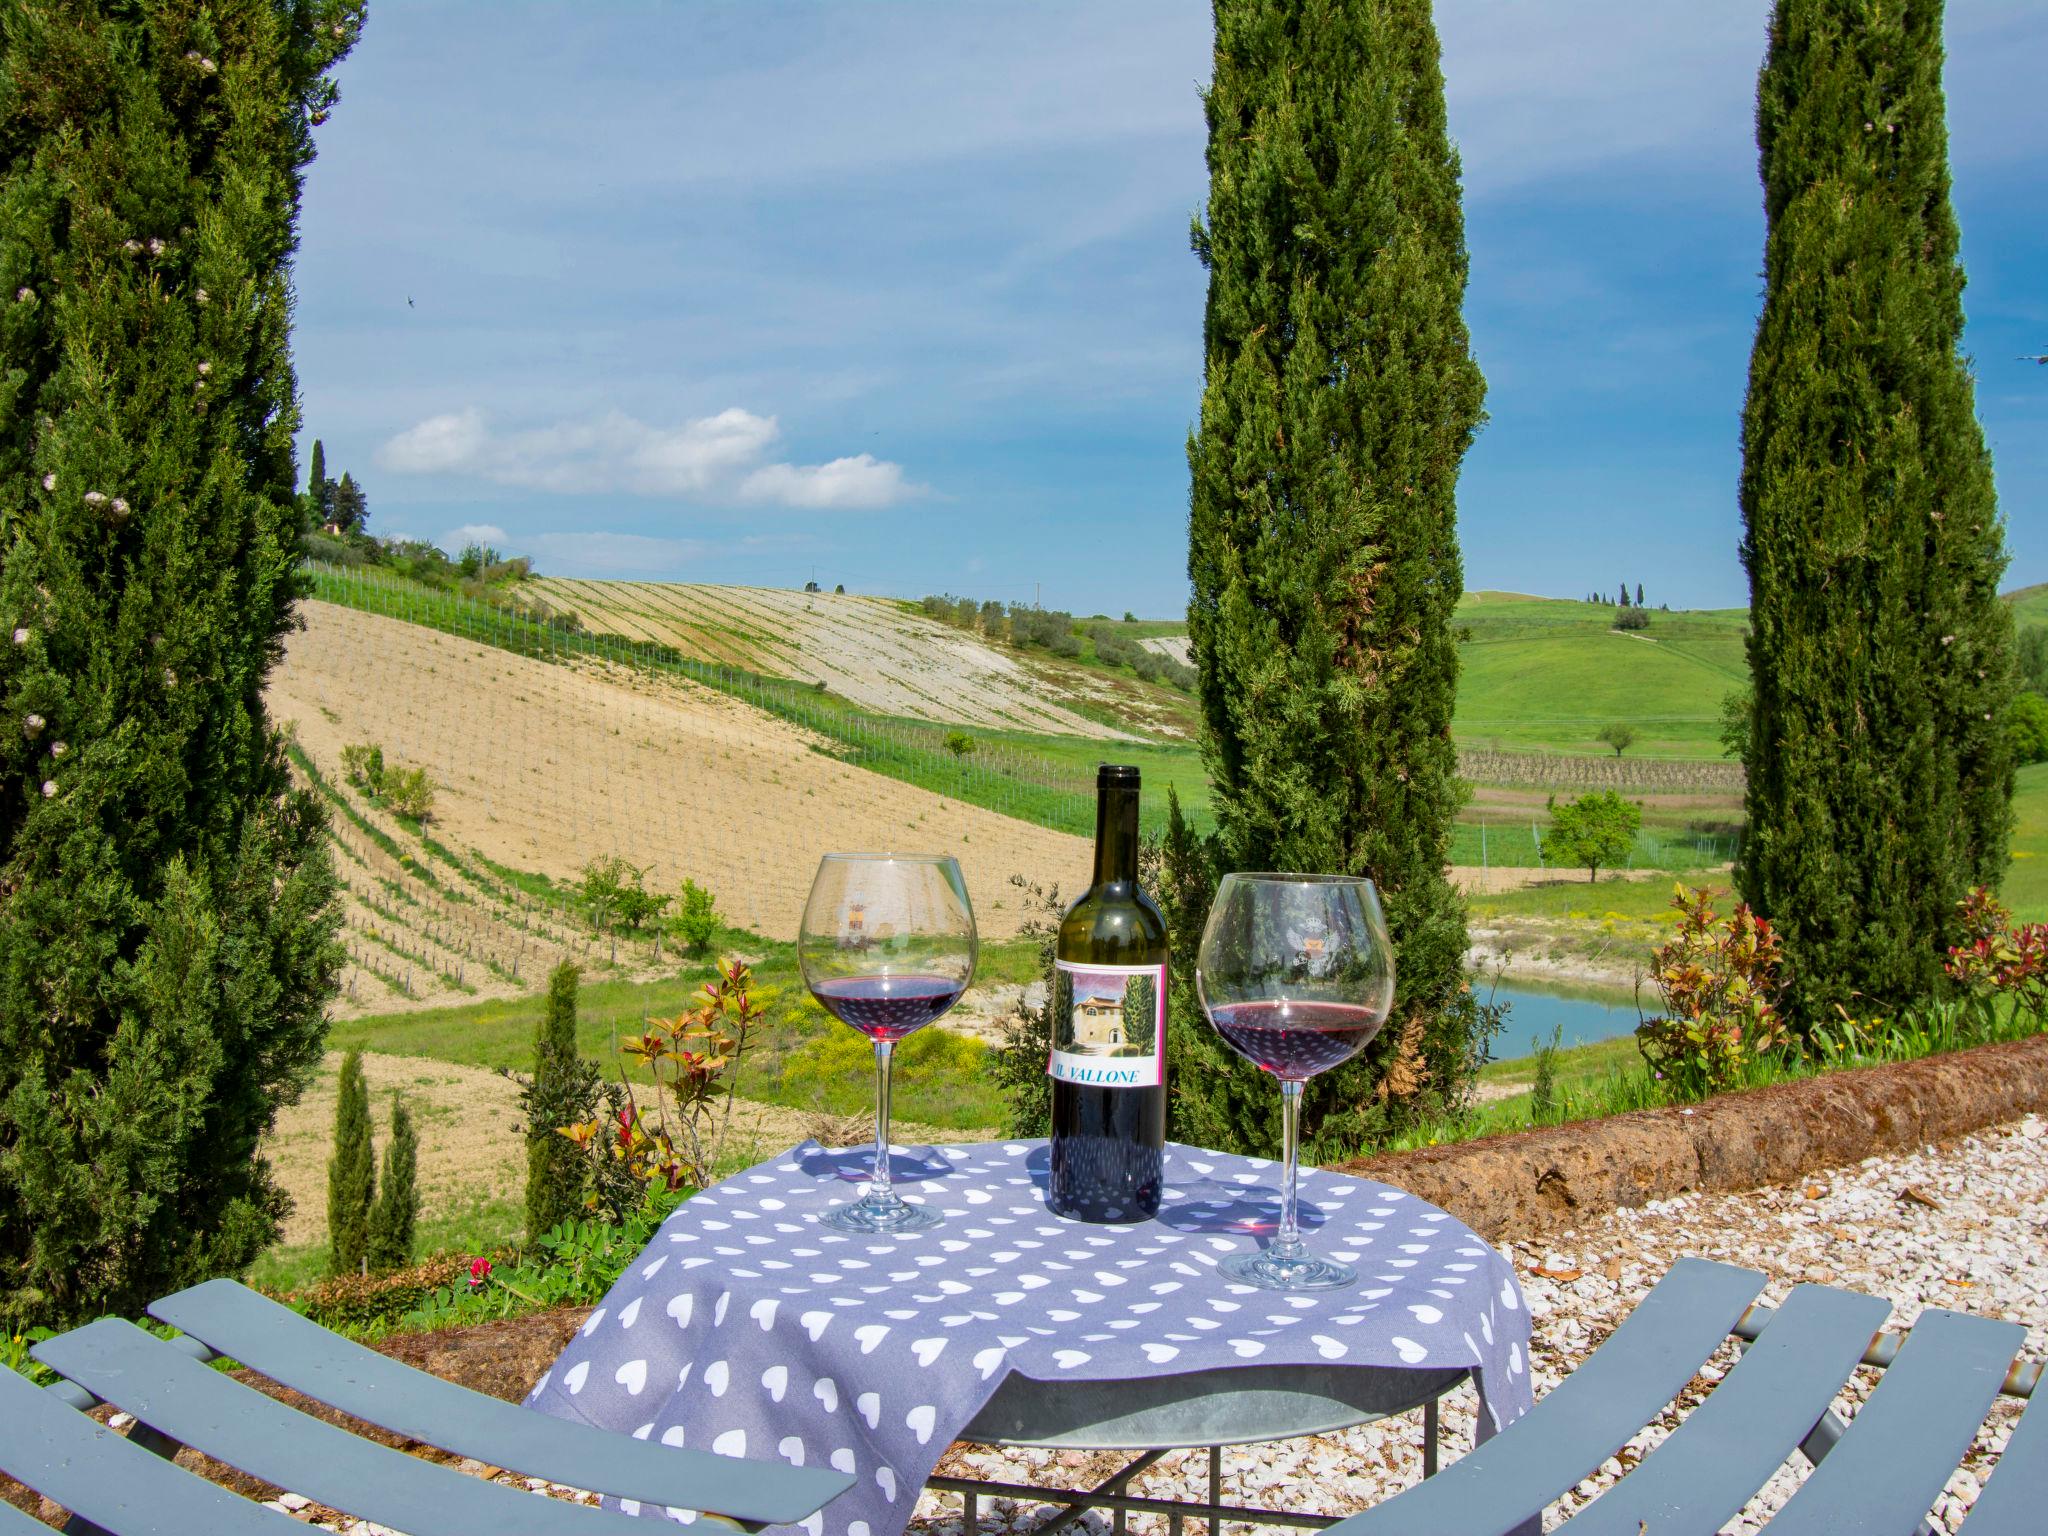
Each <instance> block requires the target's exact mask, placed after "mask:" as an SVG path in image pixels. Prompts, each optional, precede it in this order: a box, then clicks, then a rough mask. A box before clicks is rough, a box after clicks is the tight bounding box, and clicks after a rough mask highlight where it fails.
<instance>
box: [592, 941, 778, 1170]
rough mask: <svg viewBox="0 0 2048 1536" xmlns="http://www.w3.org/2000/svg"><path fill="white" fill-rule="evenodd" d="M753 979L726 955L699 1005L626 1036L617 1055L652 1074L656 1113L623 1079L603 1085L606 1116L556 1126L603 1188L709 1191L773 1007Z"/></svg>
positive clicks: (654, 1021) (701, 993)
mask: <svg viewBox="0 0 2048 1536" xmlns="http://www.w3.org/2000/svg"><path fill="white" fill-rule="evenodd" d="M752 987H753V972H752V971H751V970H750V969H749V968H748V967H747V966H746V965H744V964H743V963H741V962H740V961H737V960H722V961H720V962H719V965H718V979H717V980H716V981H712V982H707V983H705V985H704V987H703V989H702V990H701V991H700V992H699V993H698V994H697V996H698V999H699V1002H698V1006H697V1007H695V1008H693V1009H690V1010H689V1011H687V1012H685V1013H679V1014H677V1015H676V1016H675V1017H674V1018H669V1019H652V1018H651V1019H648V1020H647V1021H646V1027H645V1029H644V1030H643V1031H642V1033H641V1034H640V1036H639V1038H638V1039H634V1040H628V1041H625V1042H623V1043H621V1045H620V1046H619V1050H620V1053H621V1054H623V1055H626V1056H630V1057H632V1058H633V1059H634V1060H635V1061H638V1062H639V1063H640V1064H641V1066H642V1067H643V1068H644V1069H645V1070H646V1072H647V1075H648V1076H649V1077H650V1078H652V1079H653V1081H654V1087H655V1091H656V1095H657V1096H656V1099H655V1115H654V1118H652V1119H650V1118H649V1117H648V1116H647V1115H646V1114H645V1112H643V1111H642V1109H641V1108H640V1105H639V1103H638V1102H637V1101H636V1100H635V1099H634V1097H633V1090H632V1087H631V1086H630V1085H629V1084H625V1083H621V1084H619V1085H618V1086H617V1087H616V1088H610V1087H608V1088H607V1089H606V1090H605V1092H606V1114H605V1117H604V1119H602V1120H599V1119H597V1118H595V1117H593V1118H592V1119H589V1120H586V1121H582V1122H580V1123H574V1124H566V1125H558V1126H556V1128H555V1131H556V1134H557V1135H559V1136H561V1137H562V1138H564V1139H565V1140H567V1141H568V1142H569V1143H571V1144H572V1145H573V1146H575V1147H576V1148H578V1149H579V1151H580V1152H581V1153H582V1155H583V1157H584V1158H585V1159H586V1170H587V1171H586V1177H587V1178H588V1179H589V1180H590V1181H591V1182H592V1184H593V1185H594V1186H596V1188H597V1189H598V1190H599V1191H600V1192H602V1191H604V1190H607V1189H613V1188H617V1187H619V1185H620V1183H621V1182H636V1183H638V1184H642V1185H660V1186H661V1187H663V1188H666V1189H671V1190H675V1189H684V1188H690V1189H702V1188H703V1187H704V1186H705V1185H706V1184H709V1183H711V1182H712V1181H713V1179H714V1178H715V1177H716V1173H715V1170H716V1168H717V1166H718V1161H719V1158H720V1156H721V1155H722V1154H723V1152H724V1149H725V1143H726V1137H727V1134H728V1132H729V1131H730V1130H731V1127H732V1101H733V1096H734V1091H735V1089H736V1087H737V1084H738V1080H739V1073H738V1067H739V1063H740V1061H741V1059H742V1058H744V1057H745V1056H746V1054H747V1053H748V1052H749V1051H750V1050H752V1049H753V1047H754V1045H755V1043H756V1042H755V1040H754V1036H755V1034H756V1032H757V1031H758V1029H759V1027H760V1023H761V1019H762V1016H763V1015H764V1014H765V1013H766V1011H767V1010H766V1009H765V1008H763V1007H762V1006H761V1005H760V1004H758V1003H756V1002H755V1001H754V1000H753V997H752ZM671 1105H672V1106H673V1107H674V1110H675V1115H676V1118H675V1121H674V1122H673V1123H671V1122H670V1119H669V1109H670V1107H671ZM599 1198H602V1193H600V1196H599ZM586 1203H588V1202H586Z"/></svg>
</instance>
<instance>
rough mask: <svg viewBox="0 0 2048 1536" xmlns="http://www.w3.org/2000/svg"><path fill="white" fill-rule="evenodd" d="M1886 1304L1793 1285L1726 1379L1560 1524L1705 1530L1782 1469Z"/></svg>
mask: <svg viewBox="0 0 2048 1536" xmlns="http://www.w3.org/2000/svg"><path fill="white" fill-rule="evenodd" d="M1890 1312H1891V1303H1890V1302H1887V1301H1884V1300H1882V1299H1881V1298H1879V1297H1876V1296H1861V1295H1857V1294H1856V1293H1854V1292H1852V1291H1837V1290H1831V1289H1829V1288H1828V1287H1826V1286H1822V1285H1802V1286H1797V1287H1795V1288H1794V1289H1793V1291H1792V1294H1791V1295H1790V1296H1788V1297H1787V1298H1786V1300H1785V1305H1784V1306H1782V1307H1780V1308H1779V1309H1778V1310H1777V1312H1776V1313H1775V1314H1774V1315H1773V1316H1772V1318H1771V1320H1770V1322H1769V1323H1768V1324H1767V1325H1766V1326H1765V1328H1764V1330H1763V1333H1762V1334H1761V1335H1760V1336H1759V1337H1758V1339H1757V1341H1756V1342H1755V1343H1754V1344H1752V1345H1751V1346H1750V1347H1749V1350H1748V1351H1747V1352H1746V1353H1745V1354H1744V1355H1743V1357H1742V1359H1741V1361H1740V1363H1738V1364H1737V1365H1736V1367H1735V1369H1734V1370H1732V1371H1730V1372H1729V1373H1728V1376H1727V1379H1726V1380H1724V1381H1723V1382H1722V1383H1721V1384H1720V1385H1719V1386H1718V1387H1716V1388H1715V1389H1714V1390H1713V1391H1712V1392H1711V1393H1709V1394H1708V1396H1707V1399H1706V1401H1705V1402H1703V1403H1701V1404H1700V1405H1699V1406H1698V1407H1697V1408H1695V1409H1693V1411H1692V1412H1691V1413H1689V1414H1688V1415H1686V1418H1685V1422H1684V1423H1682V1424H1680V1425H1679V1427H1678V1429H1677V1431H1676V1432H1675V1433H1674V1434H1673V1435H1672V1436H1671V1437H1670V1438H1669V1439H1668V1440H1666V1441H1665V1442H1664V1443H1663V1444H1662V1445H1660V1446H1658V1447H1657V1449H1656V1450H1655V1451H1654V1452H1652V1453H1651V1455H1650V1456H1649V1457H1648V1458H1647V1459H1646V1460H1645V1461H1644V1462H1643V1464H1642V1465H1641V1466H1639V1467H1637V1468H1636V1469H1635V1470H1634V1471H1632V1472H1630V1473H1629V1474H1628V1475H1627V1476H1626V1477H1624V1478H1622V1479H1621V1481H1620V1482H1618V1483H1616V1484H1615V1485H1614V1486H1613V1487H1612V1488H1610V1489H1608V1490H1607V1492H1605V1493H1603V1494H1602V1495H1601V1496H1600V1497H1599V1498H1597V1499H1595V1500H1594V1501H1593V1502H1592V1504H1590V1505H1588V1506H1587V1507H1586V1508H1585V1509H1584V1510H1582V1511H1580V1513H1579V1514H1578V1515H1577V1516H1576V1517H1575V1518H1574V1519H1572V1520H1570V1521H1568V1522H1566V1526H1565V1529H1567V1530H1568V1531H1570V1532H1571V1536H1639V1533H1640V1532H1641V1531H1642V1529H1643V1528H1644V1527H1645V1526H1647V1527H1648V1528H1649V1529H1650V1530H1652V1531H1655V1532H1657V1533H1658V1536H1688V1533H1698V1536H1712V1533H1713V1532H1715V1531H1718V1530H1720V1529H1721V1527H1722V1525H1723V1524H1724V1523H1726V1522H1727V1520H1728V1519H1729V1518H1730V1517H1731V1516H1733V1515H1734V1514H1735V1513H1736V1512H1737V1511H1738V1510H1740V1509H1741V1508H1742V1506H1743V1505H1744V1504H1746V1503H1748V1502H1749V1499H1750V1496H1751V1495H1752V1494H1754V1493H1755V1492H1756V1491H1757V1489H1759V1488H1761V1487H1762V1486H1763V1485H1764V1483H1765V1482H1766V1481H1768V1480H1769V1478H1770V1476H1771V1474H1772V1473H1773V1472H1776V1471H1777V1470H1778V1468H1779V1467H1781V1466H1783V1465H1784V1463H1785V1461H1786V1459H1787V1458H1788V1457H1790V1456H1791V1455H1792V1454H1793V1452H1794V1451H1795V1450H1796V1449H1797V1448H1798V1445H1799V1442H1800V1441H1802V1440H1804V1439H1805V1438H1806V1436H1807V1432H1808V1431H1810V1430H1811V1429H1812V1428H1813V1426H1814V1424H1815V1423H1816V1422H1818V1421H1819V1419H1820V1417H1821V1415H1822V1414H1824V1413H1826V1412H1827V1410H1828V1405H1829V1404H1830V1403H1831V1402H1833V1401H1834V1397H1835V1394H1836V1393H1837V1392H1839V1391H1840V1390H1841V1388H1842V1384H1843V1383H1844V1382H1846V1381H1847V1380H1848V1379H1849V1374H1850V1372H1852V1371H1853V1370H1855V1369H1856V1362H1857V1361H1858V1360H1860V1359H1862V1358H1863V1351H1864V1350H1865V1349H1867V1348H1868V1347H1869V1345H1870V1338H1871V1335H1872V1334H1874V1333H1876V1332H1877V1330H1878V1329H1879V1328H1881V1327H1883V1326H1884V1320H1885V1318H1886V1316H1888V1315H1889V1314H1890Z"/></svg>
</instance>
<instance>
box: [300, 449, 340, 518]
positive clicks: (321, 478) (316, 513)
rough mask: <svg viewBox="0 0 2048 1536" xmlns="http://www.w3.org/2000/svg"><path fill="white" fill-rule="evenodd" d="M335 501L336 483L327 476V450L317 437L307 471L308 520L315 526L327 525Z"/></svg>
mask: <svg viewBox="0 0 2048 1536" xmlns="http://www.w3.org/2000/svg"><path fill="white" fill-rule="evenodd" d="M333 502H334V485H333V483H332V482H331V481H330V480H328V478H327V450H326V448H325V447H323V446H322V445H321V442H320V439H319V438H317V437H316V438H314V439H313V460H312V465H311V467H310V468H308V469H307V471H306V521H307V522H308V523H310V524H311V525H312V526H313V527H315V528H321V527H325V526H326V524H327V523H328V521H329V520H330V518H331V516H332V511H331V508H332V506H333Z"/></svg>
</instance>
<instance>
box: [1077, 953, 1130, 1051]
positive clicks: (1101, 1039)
mask: <svg viewBox="0 0 2048 1536" xmlns="http://www.w3.org/2000/svg"><path fill="white" fill-rule="evenodd" d="M1124 985H1125V978H1123V977H1122V976H1100V975H1095V974H1092V973H1090V972H1087V971H1077V972H1075V973H1074V1002H1073V1010H1072V1015H1071V1017H1072V1019H1073V1043H1072V1044H1071V1045H1070V1046H1068V1047H1067V1049H1070V1050H1075V1051H1086V1052H1088V1053H1089V1054H1091V1055H1096V1056H1115V1055H1117V1054H1119V1053H1121V1052H1123V1051H1124V1050H1125V1049H1127V1048H1129V1047H1132V1046H1133V1045H1134V1044H1135V1042H1133V1041H1131V1040H1130V1039H1129V1037H1128V1035H1127V1034H1126V1032H1125V1028H1124V1004H1125V995H1124Z"/></svg>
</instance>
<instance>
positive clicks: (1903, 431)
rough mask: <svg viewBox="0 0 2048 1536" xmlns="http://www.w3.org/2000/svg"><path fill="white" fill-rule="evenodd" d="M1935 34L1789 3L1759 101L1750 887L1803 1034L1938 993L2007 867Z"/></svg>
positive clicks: (1974, 445)
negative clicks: (1760, 282)
mask: <svg viewBox="0 0 2048 1536" xmlns="http://www.w3.org/2000/svg"><path fill="white" fill-rule="evenodd" d="M1941 27H1942V6H1941V3H1940V0H1909V3H1907V4H1903V5H1900V4H1878V3H1876V0H1778V4H1777V6H1776V8H1775V10H1774V13H1773V16H1772V20H1771V31H1770V45H1769V52H1768V55H1767V57H1766V59H1765V61H1764V65H1763V70H1762V74H1761V76H1760V79H1759V82H1758V90H1757V144H1758V149H1759V158H1760V161H1761V165H1762V170H1763V185H1764V210H1765V217H1766V221H1767V235H1766V239H1765V247H1764V279H1765V289H1764V308H1763V316H1762V318H1761V320H1760V321H1759V322H1758V325H1757V334H1756V344H1755V349H1754V351H1753V353H1752V355H1751V359H1750V375H1749V399H1748V403H1747V406H1746V408H1745V410H1744V415H1743V465H1742V485H1741V498H1742V511H1743V519H1744V528H1745V534H1744V538H1743V544H1742V558H1743V563H1744V565H1745V566H1746V567H1747V568H1748V571H1749V580H1750V638H1749V660H1750V674H1751V676H1752V678H1753V679H1754V680H1755V696H1754V703H1753V705H1752V715H1751V729H1750V733H1749V753H1748V758H1747V767H1748V770H1749V787H1748V792H1747V801H1748V813H1749V831H1748V835H1747V838H1746V840H1745V842H1744V845H1743V850H1742V858H1741V863H1740V865H1739V867H1738V870H1737V881H1738V883H1739V885H1740V887H1741V890H1742V893H1743V895H1744V897H1745V898H1746V899H1747V900H1748V901H1749V902H1750V903H1751V904H1752V905H1753V906H1754V907H1756V909H1757V910H1758V911H1759V912H1761V913H1763V914H1764V915H1766V916H1768V917H1769V918H1771V919H1772V921H1773V922H1774V923H1776V924H1777V926H1778V929H1779V931H1780V933H1781V934H1782V935H1783V938H1784V943H1785V954H1786V958H1787V960H1788V961H1789V962H1790V971H1791V999H1790V1002H1791V1007H1792V1010H1793V1015H1794V1017H1795V1018H1796V1019H1798V1020H1800V1021H1802V1022H1805V1023H1809V1024H1810V1023H1812V1022H1814V1021H1816V1020H1819V1019H1822V1018H1828V1017H1832V1016H1833V1009H1834V1007H1835V1006H1836V1005H1840V1006H1842V1007H1845V1008H1847V1009H1849V1011H1851V1012H1852V1013H1857V1014H1865V1015H1867V1014H1870V1013H1886V1014H1889V1013H1891V1012H1893V1011H1894V1010H1896V1009H1897V1008H1899V1007H1901V1006H1904V1005H1906V1004H1909V1003H1912V1002H1915V1001H1918V1000H1920V999H1924V998H1925V997H1927V996H1929V995H1930V994H1932V993H1934V992H1935V991H1937V990H1938V989H1939V988H1940V987H1941V985H1942V979H1941V968H1940V959H1941V949H1942V947H1943V946H1944V945H1945V944H1946V943H1947V942H1949V940H1950V936H1951V935H1952V934H1953V932H1954V928H1955V910H1956V903H1957V901H1958V900H1959V899H1960V898H1961V897H1962V896H1963V894H1964V893H1965V892H1966V891H1967V890H1968V889H1969V887H1971V886H1972V885H1977V884H1995V883H1996V882H1997V881H1998V879H1999V878H2000V876H2001V875H2002V874H2003V873H2004V869H2005V859H2006V839H2007V834H2008V830H2009V826H2010V821H2011V798H2012V784H2013V766H2012V757H2011V750H2010V746H2009V744H2008V741H2007V737H2006V732H2005V729H2004V723H2005V722H2004V716H2005V712H2006V710H2007V708H2008V706H2009V703H2010V699H2011V696H2012V692H2013V642H2012V621H2011V616H2010V614H2009V613H2008V612H2007V610H2006V607H2005V605H2004V604H2003V603H2001V602H1999V601H1998V593H1997V589H1998V579H1999V576H2000V574H2001V572H2002V571H2003V570H2004V567H2005V554H2004V547H2003V528H2002V526H2001V524H2000V520H1999V516H1998V508H1997V503H1996V498H1995V493H1994V490H1993V486H1992V478H1991V461H1990V457H1989V455H1988V453H1987V452H1986V450H1985V446H1984V437H1983V433H1982V431H1981V430H1980V429H1979V427H1978V425H1977V418H1976V408H1975V401H1974V398H1973V387H1972V383H1971V378H1970V372H1969V367H1968V364H1967V362H1966V360H1965V359H1964V358H1963V356H1962V355H1961V353H1960V351H1959V350H1958V348H1959V344H1960V341H1961V337H1962V328H1963V307H1962V293H1963V271H1962V267H1961V266H1960V264H1959V263H1958V261H1957V243H1958V236H1957V230H1956V221H1955V216H1954V214H1953V213H1952V212H1951V210H1950V207H1949V173H1948V140H1947V130H1946V126H1945V122H1944V114H1943V104H1942V91H1941V67H1942V46H1941Z"/></svg>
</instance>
